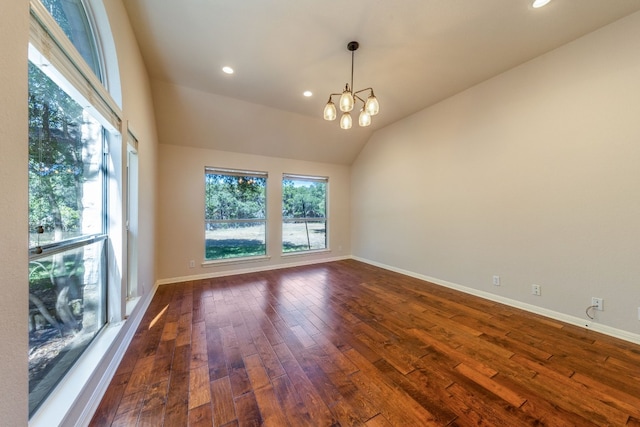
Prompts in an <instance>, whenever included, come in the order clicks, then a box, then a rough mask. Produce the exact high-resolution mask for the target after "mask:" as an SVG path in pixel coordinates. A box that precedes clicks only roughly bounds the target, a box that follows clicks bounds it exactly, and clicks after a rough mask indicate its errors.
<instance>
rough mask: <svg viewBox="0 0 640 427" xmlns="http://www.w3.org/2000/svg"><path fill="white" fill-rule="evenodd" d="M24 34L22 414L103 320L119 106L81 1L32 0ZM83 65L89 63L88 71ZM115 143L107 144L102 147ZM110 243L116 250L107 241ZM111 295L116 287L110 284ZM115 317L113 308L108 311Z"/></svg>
mask: <svg viewBox="0 0 640 427" xmlns="http://www.w3.org/2000/svg"><path fill="white" fill-rule="evenodd" d="M30 12H31V26H30V30H31V34H30V40H29V66H28V85H29V99H28V109H29V141H28V144H29V157H28V159H29V162H28V174H29V267H28V268H29V283H28V286H29V331H28V333H29V416H30V418H31V417H32V416H33V415H34V414H35V412H36V410H37V409H38V408H39V407H41V406H42V404H43V403H44V402H45V401H46V399H47V397H49V396H50V395H51V393H52V391H53V390H54V389H55V388H56V386H57V385H58V384H59V383H60V382H61V380H62V379H63V378H64V377H65V375H67V373H68V372H69V371H70V370H71V369H73V366H74V364H75V363H76V361H77V360H78V359H79V358H80V357H81V355H82V353H83V352H84V351H85V350H86V349H87V348H88V347H89V345H90V344H91V342H92V340H93V339H94V338H95V337H96V336H97V335H98V333H99V332H100V331H101V330H102V329H103V327H104V326H105V325H106V324H107V319H108V318H109V317H111V314H112V312H111V311H110V309H109V307H108V306H107V288H108V286H109V283H110V281H114V287H113V288H112V290H113V289H116V287H115V286H116V285H117V283H118V278H117V277H113V276H114V275H112V274H110V273H109V274H108V265H109V264H108V263H107V247H108V244H107V240H108V238H109V235H108V232H109V231H110V229H111V228H117V227H118V224H120V223H121V219H119V218H118V217H117V215H116V216H110V215H109V209H108V204H107V199H108V197H107V194H108V192H109V190H108V188H109V187H108V182H109V181H111V183H112V184H111V185H113V180H109V179H107V178H108V176H107V175H108V171H111V170H113V168H114V161H113V158H112V157H110V156H109V155H108V154H105V153H107V152H108V151H109V150H108V149H107V148H108V146H109V144H110V142H112V141H116V140H118V138H115V137H116V136H117V135H118V129H119V128H120V123H121V121H120V117H121V113H120V112H119V111H120V110H119V108H118V107H117V106H116V105H115V103H114V101H113V99H112V98H111V97H110V94H109V93H108V91H107V90H106V88H104V86H103V85H102V84H101V83H100V81H99V77H100V72H99V70H100V68H99V67H98V65H99V64H100V63H99V61H98V57H99V55H98V51H97V49H96V44H95V42H94V37H93V34H92V33H91V28H90V26H89V21H88V19H87V15H86V12H85V9H84V7H83V3H82V1H81V0H43V1H42V2H38V1H35V0H32V1H31V3H30ZM92 70H93V72H92ZM112 149H114V150H117V146H114V147H112ZM111 248H112V250H113V251H114V252H115V251H116V250H118V247H117V244H114V243H113V242H111ZM114 295H116V296H117V295H118V294H117V292H115V293H114ZM113 317H114V318H115V319H118V316H117V315H115V316H113Z"/></svg>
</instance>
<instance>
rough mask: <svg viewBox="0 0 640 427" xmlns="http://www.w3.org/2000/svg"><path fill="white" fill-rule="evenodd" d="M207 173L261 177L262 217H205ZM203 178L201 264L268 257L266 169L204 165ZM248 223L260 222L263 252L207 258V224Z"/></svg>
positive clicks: (267, 175)
mask: <svg viewBox="0 0 640 427" xmlns="http://www.w3.org/2000/svg"><path fill="white" fill-rule="evenodd" d="M207 175H223V176H224V175H226V176H235V177H255V178H261V179H264V180H265V183H264V206H263V211H264V218H236V219H217V220H216V219H213V220H212V219H207ZM204 179H205V184H204V185H205V187H204V212H203V214H204V245H203V246H204V253H203V255H204V256H203V260H204V261H203V263H202V265H203V266H207V265H217V264H226V263H237V262H245V261H254V260H263V259H269V239H268V235H269V216H268V207H269V203H268V199H269V196H268V191H267V189H268V182H269V173H268V172H266V171H255V170H244V169H230V168H220V167H213V166H205V168H204ZM248 223H262V224H263V228H264V236H263V240H264V253H262V254H257V255H244V256H230V257H223V258H208V257H207V240H208V239H207V232H208V231H209V230H208V227H209V225H215V224H248Z"/></svg>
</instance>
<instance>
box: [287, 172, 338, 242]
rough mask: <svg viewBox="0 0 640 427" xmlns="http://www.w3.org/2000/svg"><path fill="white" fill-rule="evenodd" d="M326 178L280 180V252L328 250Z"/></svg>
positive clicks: (293, 176)
mask: <svg viewBox="0 0 640 427" xmlns="http://www.w3.org/2000/svg"><path fill="white" fill-rule="evenodd" d="M327 181H328V180H327V178H323V177H311V176H301V175H288V174H285V175H284V176H283V178H282V252H300V251H310V250H317V249H326V248H327V214H326V209H327Z"/></svg>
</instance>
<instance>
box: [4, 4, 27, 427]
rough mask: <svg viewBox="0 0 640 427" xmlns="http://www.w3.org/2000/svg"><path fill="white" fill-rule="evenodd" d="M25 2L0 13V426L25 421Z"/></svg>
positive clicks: (24, 422)
mask: <svg viewBox="0 0 640 427" xmlns="http://www.w3.org/2000/svg"><path fill="white" fill-rule="evenodd" d="M28 37H29V4H28V2H24V1H22V2H19V1H14V2H5V3H3V4H2V13H0V93H1V94H2V97H1V98H0V200H1V201H0V218H2V221H0V235H2V238H1V239H0V259H2V263H0V292H2V297H1V298H0V342H2V349H1V350H0V396H2V398H0V415H1V417H2V421H1V422H0V424H3V425H8V426H19V425H25V424H26V420H27V394H28V388H27V387H28V380H27V353H28V339H27V338H28V337H27V333H26V332H27V330H28V328H27V313H28V304H29V302H28V287H27V264H28V261H27V258H28V257H27V249H28V248H27V244H28V239H27V227H28V226H27V138H28V136H27V43H28V40H29V38H28Z"/></svg>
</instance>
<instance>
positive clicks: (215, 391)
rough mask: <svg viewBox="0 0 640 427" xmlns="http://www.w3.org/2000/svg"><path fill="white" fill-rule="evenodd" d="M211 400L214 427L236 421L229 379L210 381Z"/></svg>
mask: <svg viewBox="0 0 640 427" xmlns="http://www.w3.org/2000/svg"><path fill="white" fill-rule="evenodd" d="M211 400H212V402H213V421H214V424H215V425H216V426H221V425H223V424H227V423H230V422H232V421H233V420H235V419H236V410H235V406H234V404H233V393H232V391H231V382H230V381H229V377H224V378H220V379H217V380H215V381H211Z"/></svg>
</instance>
